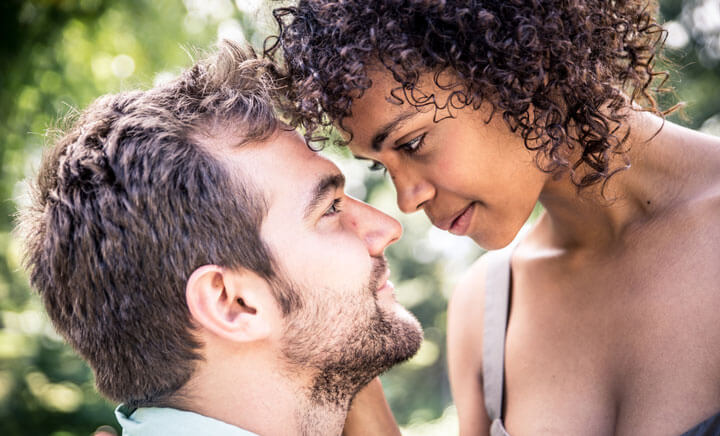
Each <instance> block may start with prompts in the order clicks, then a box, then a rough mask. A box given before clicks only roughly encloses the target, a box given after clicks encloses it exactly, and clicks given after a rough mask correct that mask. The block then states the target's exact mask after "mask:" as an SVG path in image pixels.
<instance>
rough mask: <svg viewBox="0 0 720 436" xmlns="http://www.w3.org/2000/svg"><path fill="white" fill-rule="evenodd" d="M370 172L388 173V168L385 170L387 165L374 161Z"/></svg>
mask: <svg viewBox="0 0 720 436" xmlns="http://www.w3.org/2000/svg"><path fill="white" fill-rule="evenodd" d="M370 171H385V172H387V168H385V165H383V164H381V163H380V162H378V161H376V160H374V161H373V163H372V164H371V165H370Z"/></svg>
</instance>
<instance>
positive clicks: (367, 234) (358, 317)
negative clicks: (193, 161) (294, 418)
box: [238, 131, 422, 402]
mask: <svg viewBox="0 0 720 436" xmlns="http://www.w3.org/2000/svg"><path fill="white" fill-rule="evenodd" d="M238 156H241V158H240V159H238V165H240V166H241V167H242V171H243V172H244V174H246V176H247V180H252V181H253V184H255V186H256V187H258V188H259V189H261V190H262V192H263V193H264V195H265V198H266V200H267V203H268V213H267V216H266V217H265V219H264V221H263V224H262V229H261V235H262V238H263V240H264V241H265V242H266V243H267V244H268V245H269V247H270V249H271V250H272V252H273V254H274V256H275V258H276V260H277V263H278V268H279V269H280V271H279V273H280V274H281V275H282V276H283V277H284V278H285V279H286V280H287V281H288V283H289V284H290V286H292V287H293V288H294V289H293V290H294V292H297V293H298V294H299V295H300V299H301V300H302V301H303V305H302V308H301V309H299V310H297V311H295V312H294V313H292V314H290V315H289V316H288V317H287V318H286V319H285V320H284V321H285V323H284V332H283V335H282V338H281V339H280V341H281V343H282V352H283V354H284V358H285V359H287V360H288V361H289V362H290V363H291V364H294V365H301V366H303V367H309V368H313V369H315V370H316V373H317V376H316V379H315V386H313V392H312V395H313V397H314V399H315V400H318V401H333V402H342V401H345V400H346V398H345V396H346V395H350V396H351V395H352V394H354V393H355V391H356V390H357V389H359V388H360V387H362V386H363V385H364V384H365V383H367V382H369V381H370V380H371V379H372V378H373V377H374V376H376V375H378V374H379V373H381V372H382V371H384V370H386V369H388V368H389V367H391V366H392V365H394V364H396V363H398V362H400V361H403V360H405V359H407V358H409V357H410V356H412V355H413V354H415V352H416V351H417V349H418V348H419V346H420V343H421V341H422V330H421V328H420V325H419V323H418V322H417V320H416V319H415V318H414V317H413V316H412V315H411V314H410V313H409V312H408V311H407V310H406V309H405V308H404V307H402V306H401V305H400V304H399V303H398V302H397V301H396V300H395V296H394V293H393V292H394V289H393V286H392V284H391V283H390V282H389V281H388V277H389V274H390V271H389V270H388V268H387V264H386V262H385V260H384V257H383V253H384V250H385V247H387V246H388V245H390V244H391V243H393V242H394V241H396V240H397V239H398V238H399V237H400V235H401V233H402V228H401V227H400V224H399V223H398V222H397V221H396V220H395V219H393V218H391V217H389V216H387V215H385V214H383V213H382V212H380V211H378V210H376V209H374V208H372V207H370V206H369V205H367V204H365V203H363V202H361V201H358V200H356V199H354V198H351V197H349V196H347V195H346V194H345V193H344V190H343V187H344V177H343V176H342V173H341V172H340V171H339V169H338V168H337V167H336V166H335V165H334V164H333V163H332V162H330V161H329V160H327V159H325V158H323V157H321V156H320V155H318V154H317V153H314V152H312V151H311V150H309V149H308V147H307V145H306V144H305V141H304V140H303V139H302V138H301V137H300V135H298V134H297V133H295V132H288V131H278V133H277V134H276V135H274V136H273V137H271V138H270V139H269V140H268V141H266V142H265V143H263V144H259V145H257V146H251V147H250V148H245V149H243V151H242V152H241V153H239V154H238ZM338 384H340V385H343V386H344V387H345V388H347V389H346V390H347V392H337V391H336V387H337V386H336V385H338Z"/></svg>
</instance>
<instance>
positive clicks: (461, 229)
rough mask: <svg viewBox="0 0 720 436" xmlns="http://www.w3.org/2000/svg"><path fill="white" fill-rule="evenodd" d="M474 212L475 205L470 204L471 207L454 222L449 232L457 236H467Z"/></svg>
mask: <svg viewBox="0 0 720 436" xmlns="http://www.w3.org/2000/svg"><path fill="white" fill-rule="evenodd" d="M473 212H475V203H470V205H469V206H468V207H466V208H465V210H463V211H462V212H461V213H460V215H458V217H457V218H455V219H454V220H453V221H452V224H450V229H449V232H450V233H452V234H455V235H464V234H466V233H467V231H468V228H469V227H470V223H471V222H472V217H473Z"/></svg>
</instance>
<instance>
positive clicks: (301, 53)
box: [265, 0, 667, 187]
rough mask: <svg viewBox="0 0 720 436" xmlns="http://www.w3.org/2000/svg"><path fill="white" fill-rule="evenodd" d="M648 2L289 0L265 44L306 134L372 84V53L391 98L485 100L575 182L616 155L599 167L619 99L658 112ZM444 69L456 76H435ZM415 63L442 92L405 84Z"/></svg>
mask: <svg viewBox="0 0 720 436" xmlns="http://www.w3.org/2000/svg"><path fill="white" fill-rule="evenodd" d="M656 12H657V2H656V0H363V1H359V0H357V1H353V0H339V1H337V0H299V2H298V3H297V5H296V6H290V7H281V8H277V9H275V10H274V11H273V15H274V17H275V20H276V21H277V23H278V25H279V33H278V35H277V36H275V37H271V38H269V39H268V40H267V41H266V48H265V53H266V55H267V56H271V57H279V56H278V54H279V53H278V51H279V50H282V56H283V57H284V60H283V61H282V67H281V70H282V71H283V74H285V78H286V79H287V81H288V86H289V88H290V91H289V94H288V100H287V102H286V103H288V104H289V105H290V109H291V111H290V113H291V118H292V121H293V125H295V126H300V127H302V128H304V129H305V131H306V135H307V137H308V138H310V139H316V138H314V137H313V136H314V135H315V134H316V133H317V132H318V131H322V130H324V129H325V128H327V127H329V126H331V125H332V123H338V125H339V126H341V127H343V120H344V119H345V118H346V117H348V116H350V115H351V113H352V112H351V111H352V102H353V100H354V99H356V98H359V97H360V96H362V95H363V92H364V91H365V90H366V89H368V88H369V87H370V86H371V85H372V82H371V80H370V79H369V78H368V68H369V67H375V66H379V65H382V66H384V67H385V68H387V69H388V70H389V71H390V72H391V73H392V75H393V77H394V79H395V80H396V81H397V82H398V87H397V88H396V89H395V90H394V91H393V93H392V97H393V98H391V101H395V102H396V103H398V104H399V103H402V101H403V100H405V99H406V100H407V101H409V102H410V103H411V104H413V105H415V106H425V105H431V104H432V105H435V106H436V110H442V111H443V113H448V111H449V114H450V115H452V112H453V111H452V110H453V109H459V108H462V107H466V106H472V107H474V108H479V107H480V105H481V103H482V102H483V101H487V102H490V103H491V104H492V107H493V112H492V113H493V114H501V115H502V117H503V118H504V120H505V121H506V123H507V124H508V126H509V127H510V129H512V130H513V131H514V132H518V133H519V135H521V136H522V138H523V139H524V142H525V146H526V147H527V148H529V149H530V150H535V151H537V152H538V153H537V155H536V157H537V161H538V163H540V162H541V161H544V162H550V164H549V165H547V164H546V165H541V166H540V167H541V168H542V169H543V170H545V171H548V172H552V171H555V170H556V169H561V168H568V169H570V170H571V172H572V175H573V177H572V179H573V182H574V183H575V184H576V185H577V186H579V187H585V186H589V185H592V184H594V183H596V182H599V181H606V180H607V179H608V177H610V176H611V175H612V174H613V173H614V172H616V171H619V170H621V169H623V168H626V167H627V166H628V162H627V159H624V162H625V166H624V167H622V166H621V167H620V168H615V169H613V168H611V157H612V155H613V154H622V153H623V144H624V143H625V141H626V139H627V135H628V130H627V129H620V127H621V126H622V125H623V121H624V120H625V119H626V117H627V112H628V111H627V109H628V108H633V104H634V103H637V104H638V105H640V107H642V108H643V109H642V110H647V111H651V112H654V113H656V114H659V115H665V114H666V113H667V112H662V111H660V110H659V109H658V105H657V103H656V99H655V96H656V94H657V93H658V92H662V91H666V90H665V89H662V86H663V84H664V83H665V80H666V79H667V74H666V73H664V72H657V71H656V70H655V58H656V56H657V54H658V53H659V50H660V48H661V46H662V44H663V43H664V40H665V36H666V32H665V31H664V30H663V28H662V27H661V26H660V25H659V24H658V23H657V21H656V20H655V18H654V14H655V13H656ZM445 71H450V72H452V73H454V75H455V76H454V77H456V78H457V81H456V82H455V83H450V84H447V83H442V84H441V83H438V77H439V75H440V73H441V72H445ZM425 72H433V73H435V76H434V77H435V83H436V85H438V86H439V87H440V88H443V89H446V90H451V91H452V92H451V94H450V97H449V98H448V99H447V100H446V101H435V98H434V96H432V95H430V96H427V95H421V94H420V93H419V92H416V90H415V88H416V85H417V83H418V79H419V77H420V74H422V73H425ZM656 81H657V82H660V83H659V85H657V87H654V85H655V82H656ZM436 119H437V117H436ZM488 121H489V120H488ZM343 128H344V127H343ZM344 130H347V129H344ZM349 133H350V134H352V132H349ZM563 146H565V147H571V148H572V147H576V146H579V147H580V150H581V151H582V153H581V157H580V159H578V160H577V162H568V161H567V159H566V158H565V157H564V156H563V155H564V153H562V152H561V150H562V147H563ZM542 158H544V159H542ZM583 164H584V165H585V166H586V168H585V171H583V172H582V175H581V176H580V177H577V178H576V177H575V175H576V174H579V173H576V170H577V169H578V168H579V167H581V166H583Z"/></svg>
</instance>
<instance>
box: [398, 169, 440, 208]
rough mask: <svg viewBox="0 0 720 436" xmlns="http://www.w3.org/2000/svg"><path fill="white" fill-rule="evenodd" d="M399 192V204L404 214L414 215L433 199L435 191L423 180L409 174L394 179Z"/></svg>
mask: <svg viewBox="0 0 720 436" xmlns="http://www.w3.org/2000/svg"><path fill="white" fill-rule="evenodd" d="M392 180H393V184H395V189H396V191H397V204H398V207H399V208H400V210H401V211H403V212H404V213H413V212H416V211H418V210H420V209H422V208H423V207H424V205H425V203H426V202H427V201H429V200H431V199H432V198H433V196H434V195H435V189H434V188H433V186H432V184H430V183H428V182H427V181H426V180H424V179H423V178H419V177H413V176H411V175H408V174H402V175H397V176H395V177H393V179H392Z"/></svg>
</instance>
